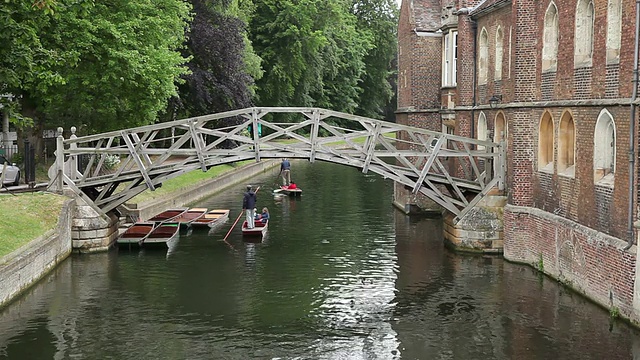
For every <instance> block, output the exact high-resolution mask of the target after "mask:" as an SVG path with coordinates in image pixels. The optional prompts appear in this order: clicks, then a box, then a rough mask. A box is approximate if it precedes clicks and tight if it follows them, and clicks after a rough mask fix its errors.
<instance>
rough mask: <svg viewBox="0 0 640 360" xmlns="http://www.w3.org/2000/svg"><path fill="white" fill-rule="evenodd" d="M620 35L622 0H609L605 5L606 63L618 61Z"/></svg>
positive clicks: (616, 62)
mask: <svg viewBox="0 0 640 360" xmlns="http://www.w3.org/2000/svg"><path fill="white" fill-rule="evenodd" d="M621 35H622V0H609V3H608V5H607V64H618V63H620V42H621Z"/></svg>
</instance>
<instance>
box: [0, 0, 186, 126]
mask: <svg viewBox="0 0 640 360" xmlns="http://www.w3.org/2000/svg"><path fill="white" fill-rule="evenodd" d="M12 3H13V2H12ZM50 3H51V1H49V2H47V4H50ZM31 5H32V4H31V3H30V2H28V1H17V2H15V3H14V4H13V6H12V9H10V10H9V11H3V12H2V15H3V16H5V18H8V19H9V20H11V21H12V22H11V23H10V24H12V25H11V26H12V29H13V31H12V33H13V34H15V33H21V32H22V33H26V34H28V36H23V37H18V38H14V39H15V40H13V41H12V43H11V44H10V45H9V46H8V47H7V48H4V49H2V50H3V53H8V54H10V55H11V56H10V57H11V58H17V59H22V58H24V61H23V62H22V64H24V65H21V67H20V68H17V69H16V71H15V72H16V73H20V75H19V76H13V77H11V74H6V75H4V76H3V78H0V82H2V83H4V84H5V86H6V89H7V91H9V92H11V93H13V94H16V95H19V96H21V98H22V99H23V100H22V106H23V111H25V112H26V113H27V114H30V115H33V117H36V118H38V120H39V121H47V119H51V120H50V121H52V122H55V124H54V126H57V125H62V124H64V125H68V126H70V125H76V126H83V125H84V126H86V127H88V128H89V129H91V131H92V132H95V131H104V130H110V129H120V128H124V127H130V126H137V125H143V124H149V123H152V122H154V121H155V120H156V117H157V113H158V111H160V110H162V109H164V108H165V107H166V102H167V99H168V98H169V97H170V96H172V95H175V94H176V85H175V84H176V81H178V79H179V77H180V76H181V75H182V74H185V73H186V72H187V68H186V67H185V63H186V62H187V60H188V58H185V57H183V56H182V55H181V53H180V51H179V48H180V47H181V46H182V44H183V43H184V39H185V30H186V29H187V25H188V21H189V19H190V15H189V11H190V7H189V5H188V4H187V3H185V2H184V1H181V0H151V1H128V0H108V1H99V2H97V1H96V2H94V1H91V0H80V1H77V0H58V1H56V2H55V3H54V6H53V10H52V11H47V12H45V11H40V12H38V11H37V9H34V7H33V6H31ZM25 20H28V21H25ZM3 33H4V32H3ZM4 36H9V37H11V36H12V35H11V34H9V35H4ZM33 45H35V47H33V49H34V50H32V51H31V53H26V54H25V52H24V51H23V50H22V49H24V48H27V47H31V46H33ZM42 54H45V55H49V56H44V55H42ZM40 58H43V60H42V61H39V59H40ZM3 61H6V60H5V59H3ZM18 64H21V63H20V62H18ZM34 66H39V67H40V68H34ZM43 80H44V81H43ZM79 121H81V122H82V124H79V123H78V122H79Z"/></svg>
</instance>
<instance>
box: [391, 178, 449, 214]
mask: <svg viewBox="0 0 640 360" xmlns="http://www.w3.org/2000/svg"><path fill="white" fill-rule="evenodd" d="M394 186H395V187H394V191H393V205H394V206H395V207H396V208H398V209H399V210H400V211H402V212H403V213H405V214H407V215H414V214H426V215H430V216H434V217H435V216H442V214H443V213H444V209H443V208H442V206H440V205H438V203H436V202H435V201H433V200H431V199H429V198H428V197H426V196H424V195H422V194H412V193H411V191H409V190H407V189H405V187H404V185H402V184H399V183H395V185H394Z"/></svg>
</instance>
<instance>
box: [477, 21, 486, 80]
mask: <svg viewBox="0 0 640 360" xmlns="http://www.w3.org/2000/svg"><path fill="white" fill-rule="evenodd" d="M478 55H479V57H480V58H479V59H478V83H479V84H486V83H487V74H488V72H489V34H488V33H487V29H485V28H482V31H481V32H480V52H479V54H478Z"/></svg>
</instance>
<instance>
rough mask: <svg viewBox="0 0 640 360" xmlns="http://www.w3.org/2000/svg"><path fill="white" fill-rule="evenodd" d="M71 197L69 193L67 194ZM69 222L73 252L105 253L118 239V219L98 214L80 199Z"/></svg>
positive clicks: (113, 216)
mask: <svg viewBox="0 0 640 360" xmlns="http://www.w3.org/2000/svg"><path fill="white" fill-rule="evenodd" d="M67 195H68V196H70V197H73V195H72V194H71V193H69V194H67ZM75 199H76V207H75V210H74V214H73V220H72V221H71V244H72V248H73V250H75V251H78V252H82V253H87V252H95V251H106V250H108V249H109V247H111V245H113V243H114V242H115V241H116V239H117V238H118V218H117V217H116V216H115V215H113V214H111V215H109V216H104V215H100V214H98V213H97V212H96V211H95V210H94V209H93V208H92V207H91V206H89V205H87V203H86V202H85V201H84V200H83V199H82V198H80V197H75Z"/></svg>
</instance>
